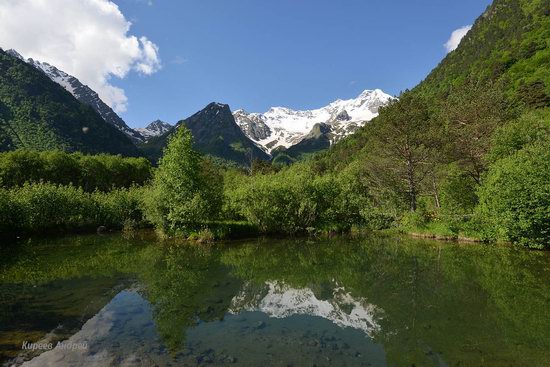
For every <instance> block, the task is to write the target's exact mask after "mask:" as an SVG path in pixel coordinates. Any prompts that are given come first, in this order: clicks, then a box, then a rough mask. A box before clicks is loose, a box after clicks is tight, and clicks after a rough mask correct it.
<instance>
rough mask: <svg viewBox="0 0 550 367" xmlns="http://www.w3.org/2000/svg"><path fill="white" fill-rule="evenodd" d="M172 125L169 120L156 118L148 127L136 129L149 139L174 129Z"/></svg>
mask: <svg viewBox="0 0 550 367" xmlns="http://www.w3.org/2000/svg"><path fill="white" fill-rule="evenodd" d="M172 127H173V126H172V125H170V124H169V123H167V122H164V121H161V120H156V121H153V122H151V123H150V124H149V125H147V126H146V127H141V128H138V129H135V130H136V131H137V132H138V133H140V134H141V136H143V138H144V139H145V140H146V141H147V140H149V139H150V138H152V137H154V136H159V135H162V134H164V133H166V132H167V131H169V130H170V129H172Z"/></svg>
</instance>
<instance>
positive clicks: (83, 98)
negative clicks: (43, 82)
mask: <svg viewBox="0 0 550 367" xmlns="http://www.w3.org/2000/svg"><path fill="white" fill-rule="evenodd" d="M6 53H8V54H10V55H11V56H14V57H17V58H18V59H20V60H22V61H24V62H26V63H28V64H29V65H32V66H33V67H35V68H36V69H37V70H39V71H41V72H43V73H44V74H46V76H48V77H49V78H50V79H51V80H52V81H54V82H56V83H57V84H59V85H61V86H62V87H63V88H64V89H65V90H66V91H67V92H69V93H71V94H72V95H73V96H74V97H75V98H76V99H78V100H79V101H80V102H82V103H84V104H86V105H88V106H90V107H92V108H93V109H94V110H95V111H96V112H97V113H98V114H99V115H100V116H101V117H102V118H103V120H105V122H107V123H109V124H111V125H113V126H114V127H115V128H117V129H118V130H119V131H121V132H123V133H124V134H126V135H127V136H128V137H129V138H130V139H132V141H134V142H142V141H144V140H145V138H144V137H143V136H142V135H141V134H140V133H139V132H138V131H137V129H132V128H130V127H129V126H128V125H127V124H126V122H125V121H124V120H123V119H122V118H121V117H120V116H119V115H118V114H117V113H116V112H115V111H113V109H112V108H111V107H109V106H108V105H107V104H106V103H105V102H103V100H102V99H101V98H100V97H99V94H98V93H97V92H96V91H94V90H93V89H92V88H90V87H89V86H87V85H85V84H83V83H82V82H81V81H80V80H79V79H78V78H76V77H74V76H72V75H70V74H68V73H66V72H64V71H63V70H60V69H58V68H57V67H55V66H54V65H50V64H48V63H46V62H41V61H39V60H34V59H32V58H27V59H26V58H25V57H24V56H22V55H21V54H20V53H19V52H17V51H16V50H14V49H10V50H7V51H6Z"/></svg>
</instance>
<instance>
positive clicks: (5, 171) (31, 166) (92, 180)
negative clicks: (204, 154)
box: [0, 150, 152, 192]
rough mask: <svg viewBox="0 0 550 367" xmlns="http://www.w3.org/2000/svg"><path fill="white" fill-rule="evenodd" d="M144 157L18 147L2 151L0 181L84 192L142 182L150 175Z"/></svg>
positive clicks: (10, 184) (150, 168)
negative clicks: (51, 185) (43, 183)
mask: <svg viewBox="0 0 550 367" xmlns="http://www.w3.org/2000/svg"><path fill="white" fill-rule="evenodd" d="M151 174H152V166H151V163H150V162H149V161H148V160H146V159H145V158H124V157H121V156H118V155H116V156H115V155H108V154H99V155H83V154H81V153H65V152H61V151H45V152H36V151H28V150H16V151H12V152H5V153H0V183H1V184H2V185H3V186H4V187H7V188H10V187H15V186H21V185H23V184H25V183H26V182H40V181H43V182H50V183H54V184H60V185H70V184H72V185H75V186H79V187H82V188H84V190H85V191H89V192H91V191H94V190H97V189H99V190H102V191H108V190H111V189H112V188H113V187H115V188H117V187H130V186H132V185H142V184H144V183H145V182H147V181H148V180H149V179H150V178H151Z"/></svg>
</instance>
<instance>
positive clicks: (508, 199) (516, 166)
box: [478, 139, 550, 248]
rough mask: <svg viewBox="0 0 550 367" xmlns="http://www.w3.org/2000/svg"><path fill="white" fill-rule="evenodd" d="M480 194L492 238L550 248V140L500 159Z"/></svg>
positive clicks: (481, 209)
mask: <svg viewBox="0 0 550 367" xmlns="http://www.w3.org/2000/svg"><path fill="white" fill-rule="evenodd" d="M479 195H480V206H479V208H478V215H479V217H480V218H481V221H482V223H484V225H485V229H486V232H487V233H488V235H489V237H490V238H493V239H504V240H510V241H513V242H517V243H521V244H524V245H527V246H530V247H539V248H541V247H548V248H550V220H549V218H550V140H549V139H547V140H546V141H542V142H537V143H534V144H531V145H528V146H526V147H525V148H523V149H521V150H519V151H518V152H516V153H514V154H512V155H511V156H509V157H506V158H503V159H501V160H499V161H497V162H496V163H495V164H494V165H493V166H492V167H491V168H490V169H489V172H488V175H487V178H486V179H485V181H484V183H483V185H482V187H481V188H480V192H479Z"/></svg>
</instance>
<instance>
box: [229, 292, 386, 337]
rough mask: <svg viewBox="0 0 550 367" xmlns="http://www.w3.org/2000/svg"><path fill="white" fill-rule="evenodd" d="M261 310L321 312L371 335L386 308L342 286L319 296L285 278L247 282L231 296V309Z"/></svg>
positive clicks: (281, 315)
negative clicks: (262, 283)
mask: <svg viewBox="0 0 550 367" xmlns="http://www.w3.org/2000/svg"><path fill="white" fill-rule="evenodd" d="M242 311H260V312H263V313H265V314H267V315H269V317H274V318H286V317H290V316H292V315H310V316H318V317H322V318H324V319H327V320H330V321H332V322H333V323H334V324H336V325H338V326H340V327H351V328H354V329H357V330H361V331H363V332H364V333H365V334H367V335H372V333H373V332H376V331H378V330H379V329H380V326H379V323H378V322H379V320H380V318H381V317H382V315H383V311H382V310H381V309H380V308H378V307H376V306H375V305H372V304H369V303H368V302H367V301H366V300H364V299H356V298H354V297H353V296H352V295H351V294H349V293H347V292H345V290H344V289H343V288H341V287H335V288H334V289H333V294H332V297H330V298H329V299H319V298H317V296H315V294H314V293H313V291H312V290H311V289H309V288H301V289H297V288H292V287H290V286H288V285H286V284H285V283H283V282H267V283H265V286H264V287H262V288H261V289H257V288H256V287H251V286H249V285H246V284H245V286H244V287H243V288H242V290H241V291H240V292H239V293H238V294H237V295H236V296H235V297H234V298H233V299H232V301H231V305H230V308H229V312H230V313H233V314H238V313H240V312H242Z"/></svg>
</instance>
